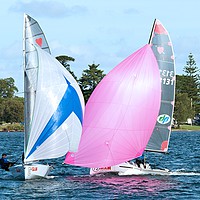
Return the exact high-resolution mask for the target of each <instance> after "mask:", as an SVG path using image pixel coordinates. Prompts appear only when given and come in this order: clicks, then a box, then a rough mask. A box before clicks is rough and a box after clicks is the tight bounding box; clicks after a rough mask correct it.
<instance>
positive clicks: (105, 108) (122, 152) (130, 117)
mask: <svg viewBox="0 0 200 200" xmlns="http://www.w3.org/2000/svg"><path fill="white" fill-rule="evenodd" d="M160 100H161V84H160V74H159V69H158V64H157V61H156V58H155V56H154V54H153V52H152V49H151V47H150V45H145V46H144V47H142V48H141V49H139V50H138V51H136V52H135V53H133V54H132V55H130V56H129V57H128V58H126V59H125V60H124V61H122V62H121V63H120V64H119V65H117V66H116V67H115V68H114V69H113V70H112V71H111V72H110V73H109V74H108V75H107V76H105V77H104V79H103V80H102V81H101V82H100V83H99V84H98V86H97V87H96V89H95V90H94V92H93V93H92V95H91V97H90V99H89V101H88V103H87V105H86V110H85V117H84V120H83V134H82V137H81V142H80V144H79V149H78V152H77V153H72V152H71V153H68V154H67V156H66V159H65V163H67V164H72V165H78V166H84V167H93V168H96V167H107V166H113V165H116V164H120V163H122V162H124V161H128V160H131V159H133V158H136V157H138V156H140V155H141V154H142V153H143V151H144V149H145V147H146V145H147V143H148V141H149V138H150V136H151V134H152V131H153V128H154V126H155V123H156V119H157V116H158V112H159V108H160Z"/></svg>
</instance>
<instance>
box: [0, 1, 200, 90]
mask: <svg viewBox="0 0 200 200" xmlns="http://www.w3.org/2000/svg"><path fill="white" fill-rule="evenodd" d="M199 8H200V1H198V0H167V1H161V0H137V1H136V0H121V1H120V0H43V1H40V0H29V1H25V0H24V1H23V0H16V1H15V0H9V1H1V11H0V25H1V31H0V36H1V45H0V78H8V77H13V78H14V79H15V84H16V86H17V87H18V89H19V91H20V92H23V72H22V70H23V69H22V36H23V17H24V13H27V14H28V15H30V16H31V17H33V18H34V19H35V20H37V21H38V23H39V24H40V26H41V28H42V29H43V31H44V33H45V35H46V38H47V41H48V43H49V46H50V49H51V52H52V54H53V56H58V55H68V56H71V57H73V58H75V62H74V63H71V68H72V70H73V71H74V72H75V74H76V75H77V76H78V77H80V76H81V73H82V71H83V70H84V69H86V68H87V66H88V64H92V63H95V64H100V66H99V68H100V69H103V70H104V72H105V73H108V72H109V71H110V70H111V69H112V68H113V67H115V66H116V65H117V64H118V63H119V62H121V61H122V60H123V59H125V58H126V57H127V56H129V55H130V54H132V53H133V52H134V51H136V50H137V49H139V48H140V47H142V46H144V45H145V44H146V43H147V42H148V39H149V35H150V32H151V28H152V24H153V21H154V19H155V18H157V19H159V20H160V21H161V23H162V24H163V25H164V26H165V28H166V29H167V30H168V32H169V34H170V37H171V40H172V43H173V46H174V53H175V59H176V60H175V62H176V71H177V74H182V73H183V67H184V66H185V64H186V61H187V60H188V55H189V53H190V52H191V53H192V54H193V55H194V58H195V60H196V63H197V66H199V68H200V23H199V20H200V11H199Z"/></svg>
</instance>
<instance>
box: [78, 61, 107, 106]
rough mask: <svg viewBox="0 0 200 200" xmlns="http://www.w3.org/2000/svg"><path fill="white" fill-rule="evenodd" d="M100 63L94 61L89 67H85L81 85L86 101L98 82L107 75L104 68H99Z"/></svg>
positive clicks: (80, 80) (80, 81)
mask: <svg viewBox="0 0 200 200" xmlns="http://www.w3.org/2000/svg"><path fill="white" fill-rule="evenodd" d="M99 65H100V64H98V65H95V64H94V63H93V64H92V65H88V66H89V69H85V70H84V71H83V73H82V76H81V78H80V79H79V85H80V87H81V90H82V92H83V96H84V98H85V102H87V101H88V99H89V97H90V95H91V94H92V92H93V91H94V89H95V87H96V86H97V84H98V83H99V82H100V81H101V80H102V79H103V77H104V76H105V74H104V73H103V70H100V69H97V68H98V67H99Z"/></svg>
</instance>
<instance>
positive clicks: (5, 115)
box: [0, 97, 24, 123]
mask: <svg viewBox="0 0 200 200" xmlns="http://www.w3.org/2000/svg"><path fill="white" fill-rule="evenodd" d="M0 121H4V122H7V123H9V122H10V123H13V122H23V121H24V103H23V98H21V97H14V98H6V99H3V100H2V101H1V106H0Z"/></svg>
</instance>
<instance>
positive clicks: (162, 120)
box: [157, 114, 170, 124]
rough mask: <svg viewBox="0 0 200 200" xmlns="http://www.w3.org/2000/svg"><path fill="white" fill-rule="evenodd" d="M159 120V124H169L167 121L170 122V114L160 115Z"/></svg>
mask: <svg viewBox="0 0 200 200" xmlns="http://www.w3.org/2000/svg"><path fill="white" fill-rule="evenodd" d="M157 122H158V123H159V124H167V123H169V122H170V116H169V115H167V114H162V115H159V116H158V118H157Z"/></svg>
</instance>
